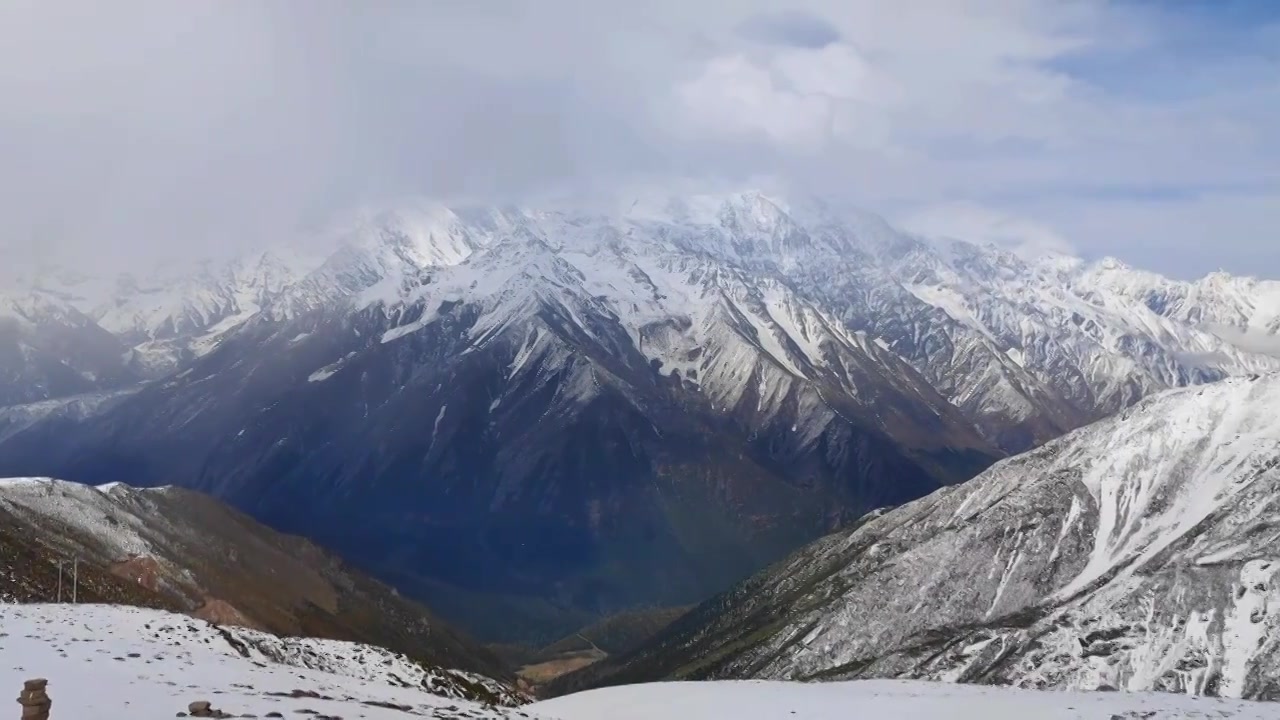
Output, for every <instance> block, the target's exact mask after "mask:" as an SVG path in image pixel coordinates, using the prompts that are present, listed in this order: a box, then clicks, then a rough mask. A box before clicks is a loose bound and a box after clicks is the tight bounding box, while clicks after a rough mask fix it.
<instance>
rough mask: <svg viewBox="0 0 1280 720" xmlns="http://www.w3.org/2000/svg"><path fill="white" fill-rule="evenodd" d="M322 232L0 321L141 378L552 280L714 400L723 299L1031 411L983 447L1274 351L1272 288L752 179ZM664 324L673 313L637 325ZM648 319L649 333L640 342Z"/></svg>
mask: <svg viewBox="0 0 1280 720" xmlns="http://www.w3.org/2000/svg"><path fill="white" fill-rule="evenodd" d="M332 234H333V235H334V236H335V237H336V238H337V244H338V249H337V251H336V252H334V253H332V254H331V255H329V256H328V257H325V256H323V255H319V254H317V253H314V252H302V251H299V250H298V249H296V248H292V247H290V248H273V249H269V250H265V251H260V252H255V253H252V254H250V255H248V256H244V257H240V258H237V259H234V260H232V261H230V262H224V263H219V264H214V263H211V262H204V263H201V264H199V265H198V266H197V267H195V268H193V269H178V268H175V267H172V266H169V267H164V268H161V269H159V270H157V271H155V273H153V275H152V276H150V277H147V278H142V279H140V278H138V277H135V276H133V275H124V276H120V277H115V278H101V277H93V276H87V275H84V274H76V273H67V272H62V273H58V272H50V273H45V274H41V275H39V276H37V277H35V278H34V279H29V280H28V281H26V282H25V283H22V284H21V285H20V286H19V287H16V288H14V291H15V292H13V293H10V294H6V295H3V296H0V321H3V320H9V321H10V322H11V323H14V324H17V325H18V326H19V327H22V328H25V329H31V328H40V327H47V326H50V325H55V324H61V325H64V326H65V325H72V326H75V325H82V326H84V325H94V324H96V325H97V328H95V330H96V329H98V328H100V329H101V330H105V331H106V333H108V334H110V335H112V336H114V337H115V338H117V339H118V340H120V341H121V342H123V343H125V345H126V347H127V348H128V350H127V357H125V358H123V360H124V363H125V365H126V366H132V367H134V368H136V369H137V371H139V374H140V375H142V376H151V377H154V376H159V375H163V374H165V373H167V372H170V371H174V370H177V369H180V368H181V367H183V366H184V364H185V363H187V362H189V361H191V360H192V359H194V358H198V357H200V356H202V355H205V354H207V353H208V352H210V351H211V350H212V349H213V348H214V347H216V346H217V344H218V343H219V341H220V340H222V339H223V338H224V336H225V335H227V334H228V333H230V332H231V331H233V330H235V329H236V328H238V327H240V326H241V325H243V324H245V323H246V322H248V321H250V320H252V319H255V318H269V319H275V320H282V319H289V318H295V317H297V316H300V315H303V314H306V313H307V312H309V311H313V310H316V309H320V308H333V307H334V306H338V307H340V308H341V309H342V310H344V311H347V312H359V311H363V310H370V309H375V308H376V309H377V310H380V311H381V312H383V313H384V314H385V315H386V316H387V317H388V318H389V323H388V324H389V325H390V330H389V331H388V332H387V333H384V335H383V338H382V339H383V340H384V341H388V340H392V339H395V338H398V337H402V336H404V335H405V334H407V333H411V332H413V331H414V330H416V329H420V328H422V327H423V326H425V325H427V324H429V323H431V322H432V321H433V320H434V319H435V318H436V316H437V314H438V313H439V312H440V310H441V308H447V307H450V306H452V305H453V304H454V303H458V302H468V303H477V302H484V303H486V304H487V305H488V306H489V307H488V308H487V311H486V315H488V316H490V317H489V318H487V325H488V326H499V325H503V324H510V323H512V322H519V321H520V320H521V317H520V313H521V312H522V311H523V312H525V313H526V314H527V313H528V312H530V311H531V308H536V307H537V300H538V296H539V295H545V294H547V293H557V292H558V293H562V294H565V295H572V296H574V297H572V298H560V299H567V300H570V304H572V303H588V302H595V303H597V304H599V305H600V306H601V307H602V308H603V309H604V310H606V311H607V312H609V313H612V314H614V315H615V316H616V317H617V318H618V319H619V321H620V323H621V324H622V325H623V326H625V327H626V328H627V330H628V331H629V332H630V333H631V335H632V339H633V342H634V344H635V345H636V346H637V348H638V349H639V350H640V351H641V352H642V353H643V354H644V355H645V356H646V357H647V358H649V359H650V360H653V361H657V362H659V363H661V364H662V371H663V372H665V373H671V372H676V371H682V372H683V374H684V375H686V376H687V375H688V372H689V370H694V371H695V373H696V372H697V371H699V370H701V371H702V372H703V373H707V372H709V371H710V372H711V373H712V377H710V378H708V379H705V380H698V382H699V384H701V385H703V386H705V388H704V389H705V390H706V391H707V392H708V393H712V394H714V395H716V396H718V397H720V399H722V400H725V401H730V402H732V401H733V400H734V399H735V398H738V397H741V395H742V393H743V387H742V386H741V383H740V382H739V383H735V382H734V380H733V379H729V378H726V377H724V376H725V375H741V376H745V375H746V374H747V373H735V372H734V368H733V367H730V368H729V370H727V371H726V369H725V367H724V365H723V364H720V365H718V364H717V363H715V362H714V361H707V360H702V361H699V362H697V363H691V362H690V361H689V360H688V359H687V357H686V356H687V355H688V353H689V352H690V350H691V349H692V348H693V347H695V346H697V347H701V346H702V345H703V344H706V342H707V341H708V340H711V338H707V337H704V335H705V334H706V333H707V332H708V328H709V327H710V326H711V325H714V324H715V322H716V321H717V319H716V318H715V317H711V315H712V314H714V313H715V312H716V311H717V310H718V309H719V308H718V306H717V302H719V301H720V299H721V294H722V293H723V294H727V296H728V297H729V298H730V299H729V303H731V304H732V308H731V310H728V311H727V312H731V313H733V314H735V315H736V314H741V315H742V316H743V317H744V318H745V319H746V320H747V322H748V323H750V324H751V327H752V329H754V330H755V332H756V336H757V339H756V340H755V341H753V344H756V345H759V347H758V348H756V347H753V348H752V352H759V353H760V354H761V355H762V356H763V357H764V358H765V359H766V360H767V362H768V364H769V365H771V366H776V367H777V368H778V369H779V370H780V371H781V372H783V373H784V374H785V375H789V376H793V377H804V375H805V373H806V372H807V370H803V369H801V368H800V366H799V365H801V364H814V365H816V366H818V367H821V366H822V363H823V358H822V354H823V350H822V349H821V346H822V345H823V343H824V342H826V341H828V340H840V341H849V338H843V337H841V338H836V337H834V336H833V333H836V334H841V335H850V336H853V340H852V341H853V342H863V343H867V342H870V343H874V344H875V345H876V346H878V347H879V348H881V349H882V350H884V351H887V352H889V353H891V354H893V355H895V356H896V357H897V359H899V360H901V361H906V362H908V363H909V364H911V365H912V366H913V367H914V368H915V369H916V370H917V371H919V372H920V373H923V374H924V376H925V377H926V378H928V379H929V381H930V382H931V384H933V385H934V386H935V387H937V388H938V389H940V390H941V391H942V392H943V394H944V396H945V397H946V399H947V400H948V401H949V402H951V403H952V404H954V405H955V406H956V407H959V408H961V409H962V410H964V411H965V412H966V414H968V415H970V416H971V418H973V419H974V420H975V421H976V422H977V423H978V424H979V426H980V427H981V426H984V425H986V424H993V423H994V424H995V425H997V426H998V425H1003V426H1004V427H1005V428H1006V429H1000V428H997V427H993V428H990V429H989V433H990V434H991V435H992V436H998V435H1000V434H1002V433H1005V434H1007V432H1008V430H1007V428H1008V427H1017V426H1021V425H1025V424H1028V423H1030V424H1031V425H1032V426H1033V427H1035V426H1037V425H1038V424H1045V425H1047V426H1048V427H1047V429H1044V430H1039V429H1037V431H1036V432H1032V433H1031V434H1029V435H1026V436H1025V437H1023V438H1017V439H1016V440H1018V441H1015V442H1011V443H998V444H1009V445H1011V447H1012V448H1013V449H1022V447H1026V446H1028V445H1029V444H1030V442H1028V441H1043V440H1044V439H1047V438H1048V437H1050V436H1053V435H1056V434H1057V433H1060V432H1061V431H1063V430H1065V429H1067V428H1069V427H1074V426H1077V425H1079V424H1081V422H1082V420H1084V419H1093V418H1096V417H1101V416H1104V415H1107V414H1110V413H1111V412H1114V411H1115V410H1116V409H1117V408H1119V407H1123V406H1125V405H1127V404H1130V403H1132V402H1133V401H1134V400H1136V399H1137V398H1138V397H1141V396H1142V395H1145V394H1147V393H1149V392H1151V391H1152V390H1158V389H1165V388H1169V387H1178V386H1181V385H1185V384H1189V383H1194V382H1201V381H1205V380H1209V379H1217V378H1220V377H1225V376H1228V375H1232V374H1240V373H1246V372H1260V371H1266V370H1268V369H1275V368H1277V367H1280V362H1278V361H1277V359H1276V358H1277V357H1280V282H1274V281H1262V280H1257V279H1254V278H1241V277H1233V276H1231V275H1228V274H1225V273H1221V272H1217V273H1212V274H1210V275H1208V276H1206V277H1205V278H1203V279H1202V280H1199V281H1195V282H1183V281H1175V280H1170V279H1167V278H1164V277H1162V276H1159V275H1156V274H1153V273H1149V272H1145V271H1141V270H1136V269H1132V268H1129V267H1127V266H1125V265H1124V264H1122V263H1120V262H1118V261H1116V260H1114V259H1104V260H1102V261H1100V262H1096V263H1086V262H1083V261H1081V260H1078V259H1075V258H1068V257H1061V256H1051V257H1046V258H1043V259H1041V260H1038V261H1032V262H1026V261H1023V260H1021V259H1019V258H1018V257H1016V256H1014V255H1012V254H1010V253H1008V252H1004V251H1001V250H999V249H998V248H995V247H993V246H987V247H979V246H975V245H971V244H967V243H963V242H959V241H929V240H925V239H922V238H918V237H913V236H909V235H906V234H903V233H900V232H898V231H895V230H894V229H892V228H891V227H889V226H888V225H887V224H885V223H883V222H882V221H880V220H879V219H878V218H875V217H873V216H868V215H861V214H854V215H850V214H849V213H843V214H840V213H836V212H835V211H832V210H829V209H828V208H827V207H826V206H824V205H822V204H821V203H820V202H818V201H812V200H810V201H806V202H804V203H803V204H801V205H798V206H795V207H793V206H791V205H789V204H787V203H786V202H784V201H782V200H778V199H773V198H770V197H767V196H765V195H763V194H760V193H757V192H746V193H742V194H739V195H727V196H707V197H689V198H674V199H671V198H667V199H665V203H664V202H659V201H654V200H652V199H648V198H643V199H639V200H636V201H635V202H634V203H632V204H631V205H630V206H629V207H627V208H626V209H625V210H623V211H621V212H619V213H615V214H612V215H607V214H589V213H575V212H570V211H563V210H561V211H535V210H521V209H509V208H479V209H477V208H462V209H450V208H446V207H443V206H439V205H432V204H424V205H421V206H417V207H401V208H398V209H396V210H393V211H386V212H381V213H367V214H365V215H363V216H361V217H360V218H359V219H358V220H356V221H355V222H352V223H350V224H348V225H345V226H342V227H341V228H340V229H339V230H337V231H334V232H333V233H332ZM749 295H750V296H754V297H750V298H749V299H748V298H747V296H749ZM739 296H741V297H739ZM750 305H754V306H755V307H754V308H752V309H749V310H746V311H745V312H743V311H744V308H745V307H746V306H750ZM726 307H728V305H726ZM672 320H680V321H684V320H689V321H692V324H691V327H690V328H688V329H685V330H680V331H678V332H677V333H672V332H669V331H661V330H659V329H658V328H656V327H654V326H656V325H660V324H662V323H664V322H667V321H672ZM485 326H486V325H482V329H481V332H483V327H485ZM765 329H767V331H763V330H765ZM645 333H656V334H657V335H659V336H661V337H660V338H659V339H658V342H650V343H645V342H644V339H645V338H644V337H643V335H644V334H645ZM479 334H480V333H477V335H479ZM675 335H678V336H679V337H675ZM864 352H865V351H864ZM725 360H726V361H731V360H732V358H726V359H725ZM878 361H879V362H883V359H880V360H878ZM67 364H68V365H69V366H71V367H75V365H74V364H72V363H67ZM729 364H731V362H730V363H729ZM700 366H705V367H700ZM717 371H718V372H719V375H717V374H716V373H717ZM80 374H81V375H84V376H86V381H88V382H91V383H93V382H98V378H97V377H95V376H94V373H92V371H89V370H83V371H81V373H80ZM133 379H136V378H133V377H128V376H126V377H122V378H113V379H112V380H110V381H109V382H108V383H107V384H121V383H123V382H128V381H129V380H133ZM6 384H16V383H14V382H10V383H6ZM49 394H50V395H63V394H72V393H68V392H63V393H57V392H51V393H49ZM10 404H12V403H10Z"/></svg>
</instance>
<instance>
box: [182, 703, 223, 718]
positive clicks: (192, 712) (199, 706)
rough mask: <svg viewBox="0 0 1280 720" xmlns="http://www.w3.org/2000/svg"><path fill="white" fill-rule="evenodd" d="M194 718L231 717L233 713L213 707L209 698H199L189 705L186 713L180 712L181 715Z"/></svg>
mask: <svg viewBox="0 0 1280 720" xmlns="http://www.w3.org/2000/svg"><path fill="white" fill-rule="evenodd" d="M188 714H189V716H190V717H194V718H229V717H231V715H228V714H227V713H225V712H223V711H221V710H216V709H214V708H213V707H211V705H210V703H209V701H208V700H197V701H195V702H193V703H191V704H190V705H188V706H187V712H186V713H178V716H179V717H183V716H186V715H188Z"/></svg>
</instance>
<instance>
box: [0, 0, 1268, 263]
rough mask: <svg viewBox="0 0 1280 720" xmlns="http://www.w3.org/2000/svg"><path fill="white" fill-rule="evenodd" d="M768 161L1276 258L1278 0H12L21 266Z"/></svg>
mask: <svg viewBox="0 0 1280 720" xmlns="http://www.w3.org/2000/svg"><path fill="white" fill-rule="evenodd" d="M781 7H785V8H786V9H785V10H780V9H779V8H781ZM762 183H767V184H769V185H770V186H781V187H786V188H788V189H789V191H790V192H797V193H805V194H817V195H822V196H825V197H828V198H835V199H839V200H841V201H845V202H849V203H853V204H856V205H858V206H860V207H862V208H865V209H867V210H871V211H874V212H878V213H880V214H882V215H884V216H886V217H887V218H889V219H890V220H891V221H893V222H895V223H896V224H898V225H899V226H901V227H904V228H907V229H909V230H912V231H915V232H919V233H923V234H928V235H937V236H947V237H959V238H963V239H969V240H975V241H979V242H997V243H1000V244H1004V245H1008V246H1010V247H1012V248H1014V249H1017V250H1019V251H1020V252H1023V253H1024V254H1030V255H1034V254H1037V253H1042V252H1047V251H1064V252H1074V253H1077V254H1080V255H1083V256H1085V257H1090V258H1093V257H1101V256H1105V255H1111V256H1116V257H1119V258H1120V259H1122V260H1124V261H1126V262H1129V263H1131V264H1133V265H1136V266H1140V267H1145V268H1149V269H1152V270H1156V271H1159V272H1163V273H1166V274H1169V275H1173V276H1176V277H1188V278H1189V277H1195V276H1199V275H1202V274H1204V273H1206V272H1209V271H1212V270H1218V269H1226V270H1229V271H1232V272H1237V273H1246V274H1254V275H1261V276H1267V277H1272V278H1280V2H1273V1H1272V0H1168V1H1157V0H1117V1H1111V2H1108V1H1105V0H1080V1H1074V0H896V1H895V2H885V1H883V0H791V1H790V2H787V3H779V2H767V1H765V0H647V1H646V2H643V3H637V2H623V1H621V0H523V1H521V0H431V1H428V2H408V1H404V2H400V1H397V0H370V2H361V3H354V2H336V1H331V0H295V1H292V2H283V1H279V2H275V1H271V0H263V2H220V1H217V0H186V1H185V2H180V3H175V2H171V1H170V0H130V1H129V2H125V3H102V2H81V1H80V0H59V1H58V2H48V1H47V0H5V2H3V3H0V257H2V258H3V259H4V261H5V264H9V265H13V266H24V265H34V264H36V263H38V262H53V261H58V262H79V263H82V264H85V265H88V266H93V267H108V266H120V265H129V264H131V263H136V262H139V261H140V260H142V259H144V258H145V259H151V258H156V257H167V256H173V257H181V256H194V255H200V254H214V253H215V252H217V251H220V250H225V249H228V248H250V247H254V246H257V245H261V244H271V243H276V242H280V241H281V238H287V237H292V236H297V235H305V234H306V233H307V232H310V230H309V229H310V228H314V227H316V226H317V225H319V224H323V223H324V222H325V219H326V218H329V217H332V216H333V215H335V214H340V213H342V212H344V211H346V210H349V209H351V208H354V207H359V206H367V205H370V204H373V205H378V204H383V203H388V202H392V200H391V199H392V198H404V197H428V198H439V199H444V200H450V199H455V198H465V199H467V200H468V201H481V202H489V201H494V202H499V201H501V202H536V201H537V200H538V199H540V198H544V197H548V196H553V195H570V196H576V195H581V196H583V197H587V196H593V197H594V196H600V195H604V194H609V193H611V192H615V191H617V192H621V191H622V189H624V188H628V187H633V186H635V185H636V184H644V185H649V186H653V185H656V186H659V187H664V186H670V187H698V188H701V189H706V190H708V191H720V190H723V189H727V188H741V187H748V186H756V185H760V184H762Z"/></svg>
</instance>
